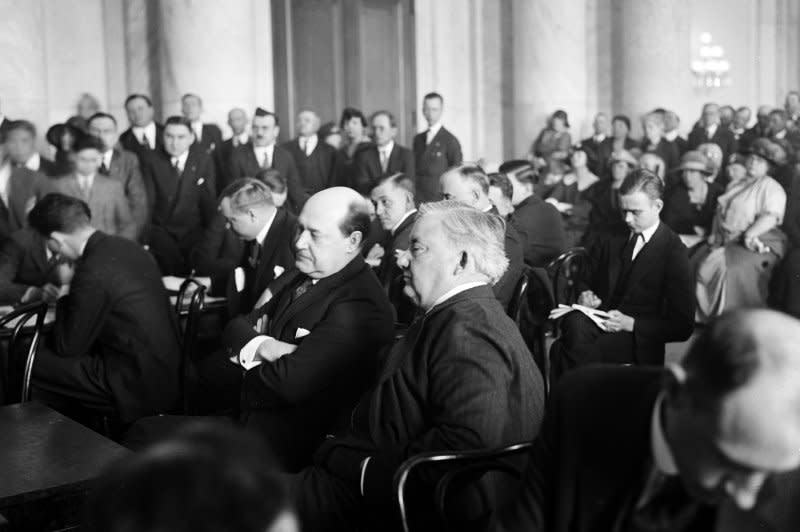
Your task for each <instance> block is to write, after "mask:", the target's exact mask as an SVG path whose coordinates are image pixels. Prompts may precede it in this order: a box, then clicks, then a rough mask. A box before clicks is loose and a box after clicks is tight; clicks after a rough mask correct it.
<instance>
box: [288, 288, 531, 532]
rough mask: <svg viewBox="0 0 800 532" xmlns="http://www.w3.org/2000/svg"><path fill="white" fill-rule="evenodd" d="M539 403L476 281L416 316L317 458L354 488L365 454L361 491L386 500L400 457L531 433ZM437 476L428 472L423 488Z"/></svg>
mask: <svg viewBox="0 0 800 532" xmlns="http://www.w3.org/2000/svg"><path fill="white" fill-rule="evenodd" d="M543 411H544V385H543V382H542V377H541V374H540V373H539V370H538V369H537V368H536V366H535V364H534V362H533V357H532V356H531V354H530V352H529V351H528V348H527V347H526V346H525V342H524V341H523V339H522V337H521V336H520V332H519V330H518V329H517V326H516V325H515V324H514V322H513V321H511V319H510V318H508V317H507V316H506V314H505V312H504V311H503V309H502V307H501V306H500V304H499V302H498V301H497V298H496V297H495V296H494V294H493V293H492V291H491V289H490V288H489V287H488V286H478V287H475V288H471V289H468V290H465V291H463V292H460V293H458V294H456V295H454V296H453V297H451V298H450V299H448V300H446V301H444V302H443V303H441V304H439V305H436V306H435V307H434V308H432V309H431V310H430V311H429V312H428V313H427V314H426V315H425V316H424V317H423V318H420V319H418V320H417V321H415V322H414V324H412V326H411V328H410V329H409V330H408V332H407V334H406V335H405V336H404V337H403V338H401V339H400V340H398V341H397V343H395V345H394V346H393V348H392V350H391V352H390V353H389V355H388V358H387V359H386V363H385V364H384V367H383V369H382V370H381V373H380V377H379V379H378V381H377V384H376V385H375V387H374V388H373V389H372V390H371V391H370V392H369V393H367V394H366V395H365V396H364V397H363V398H362V399H361V401H360V402H359V403H358V406H356V408H355V410H354V411H353V413H352V415H351V417H350V423H349V425H348V426H347V428H346V429H344V430H343V431H342V432H341V433H339V435H337V436H336V437H334V438H329V439H326V440H325V442H324V443H323V444H322V446H321V447H320V449H319V450H318V451H317V453H316V455H315V458H314V462H315V464H316V465H317V468H318V469H321V470H323V471H321V473H325V474H328V475H330V476H333V477H337V478H338V479H339V482H337V483H334V484H332V485H333V486H341V485H342V484H343V483H349V487H350V489H351V490H352V491H353V492H354V493H356V494H357V493H358V491H359V480H360V464H361V461H362V460H363V459H364V458H366V457H367V456H370V457H371V459H370V462H369V464H368V466H367V468H366V475H365V478H364V494H365V495H364V500H365V502H366V503H368V504H370V505H378V506H382V505H386V506H388V505H389V504H390V503H391V501H392V500H393V499H392V497H393V491H392V477H393V475H394V473H395V471H396V469H397V467H398V466H399V465H400V464H401V463H402V462H403V461H404V460H405V459H407V458H409V457H410V456H412V455H414V454H417V453H421V452H426V451H451V450H469V449H484V448H493V447H499V446H503V445H509V444H511V443H516V442H520V441H525V440H528V439H530V438H532V437H533V436H535V435H536V433H537V432H538V431H539V425H540V423H541V420H542V417H543ZM435 481H436V480H435V478H434V477H432V476H427V475H426V476H425V478H424V484H425V486H424V487H425V489H427V490H430V489H432V487H433V485H434V484H435ZM423 491H424V490H423ZM423 498H424V497H423ZM387 515H389V514H387ZM300 517H301V519H302V518H303V517H304V516H303V515H301V516H300ZM387 528H388V527H387Z"/></svg>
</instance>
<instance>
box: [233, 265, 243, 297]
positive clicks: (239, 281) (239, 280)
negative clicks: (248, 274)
mask: <svg viewBox="0 0 800 532" xmlns="http://www.w3.org/2000/svg"><path fill="white" fill-rule="evenodd" d="M233 284H234V285H235V286H236V291H237V292H241V291H242V290H244V270H243V269H242V267H241V266H237V267H236V269H235V270H233Z"/></svg>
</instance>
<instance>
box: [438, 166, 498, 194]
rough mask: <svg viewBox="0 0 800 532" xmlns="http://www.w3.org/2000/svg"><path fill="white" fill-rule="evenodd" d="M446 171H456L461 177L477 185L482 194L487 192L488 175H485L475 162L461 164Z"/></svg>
mask: <svg viewBox="0 0 800 532" xmlns="http://www.w3.org/2000/svg"><path fill="white" fill-rule="evenodd" d="M447 171H448V172H457V173H458V175H460V176H461V177H462V178H464V179H466V180H468V181H472V182H473V183H475V184H476V185H478V186H479V187H480V189H481V190H482V191H483V193H484V194H488V193H489V176H487V175H486V172H485V171H484V169H483V168H481V167H480V166H478V165H477V164H461V165H458V166H454V167H452V168H450V169H448V170H447Z"/></svg>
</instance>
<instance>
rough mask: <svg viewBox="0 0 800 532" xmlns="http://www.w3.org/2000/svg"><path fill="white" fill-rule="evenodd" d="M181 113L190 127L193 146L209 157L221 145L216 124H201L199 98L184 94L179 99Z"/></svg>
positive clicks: (201, 102) (201, 101)
mask: <svg viewBox="0 0 800 532" xmlns="http://www.w3.org/2000/svg"><path fill="white" fill-rule="evenodd" d="M181 113H182V114H183V117H184V118H185V119H186V120H188V121H189V123H190V124H191V125H192V133H194V143H195V145H196V146H198V147H199V148H200V149H202V150H203V151H204V152H206V153H208V154H209V155H212V154H214V153H215V152H216V150H217V149H218V148H219V147H220V145H221V144H222V131H220V129H219V126H217V125H216V124H204V123H203V119H202V115H203V100H202V99H201V98H200V96H198V95H196V94H191V93H187V94H184V95H183V96H182V97H181Z"/></svg>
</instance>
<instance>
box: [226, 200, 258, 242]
mask: <svg viewBox="0 0 800 532" xmlns="http://www.w3.org/2000/svg"><path fill="white" fill-rule="evenodd" d="M219 212H220V214H222V216H223V217H224V218H225V224H226V226H227V227H228V228H229V229H230V230H231V231H233V233H234V234H235V235H236V236H237V237H239V238H240V239H241V240H253V239H254V238H256V237H257V236H258V233H259V231H261V229H262V226H263V224H260V223H258V222H259V220H258V219H257V217H256V216H255V214H254V213H253V211H252V210H245V211H242V210H238V209H234V208H233V206H232V205H231V199H230V198H222V201H220V203H219Z"/></svg>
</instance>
